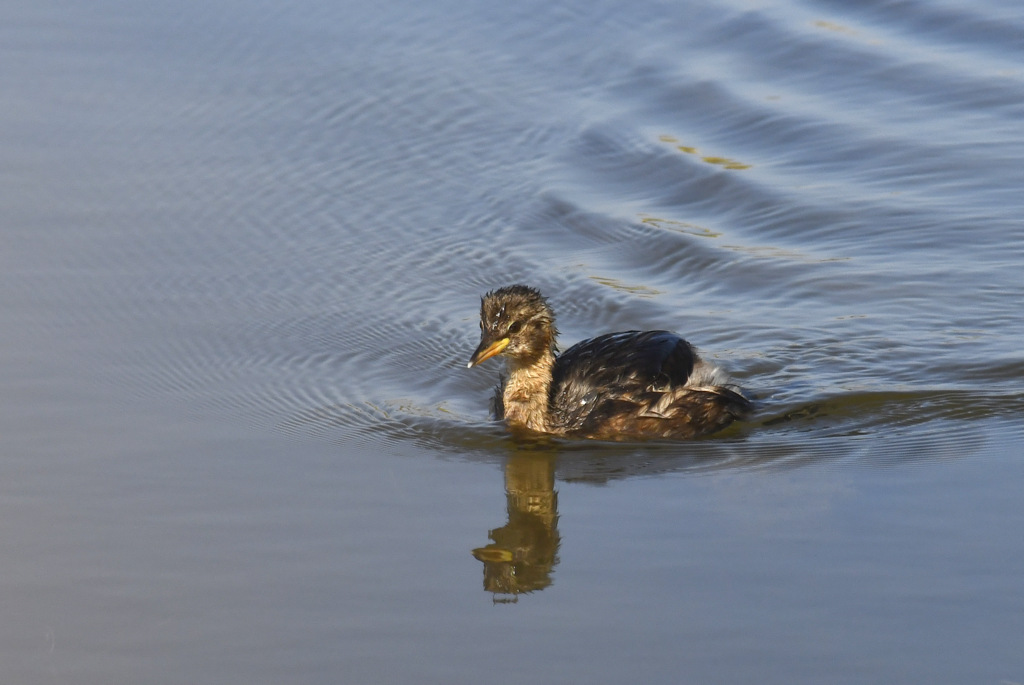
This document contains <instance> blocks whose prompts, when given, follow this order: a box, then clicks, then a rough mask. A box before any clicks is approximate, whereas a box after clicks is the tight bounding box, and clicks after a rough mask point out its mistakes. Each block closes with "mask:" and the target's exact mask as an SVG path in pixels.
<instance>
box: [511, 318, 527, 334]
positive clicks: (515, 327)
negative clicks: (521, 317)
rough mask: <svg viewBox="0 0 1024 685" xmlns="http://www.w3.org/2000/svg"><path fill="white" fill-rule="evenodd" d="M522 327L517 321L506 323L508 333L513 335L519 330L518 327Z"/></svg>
mask: <svg viewBox="0 0 1024 685" xmlns="http://www.w3.org/2000/svg"><path fill="white" fill-rule="evenodd" d="M522 327H523V324H521V323H519V322H518V321H513V322H512V323H510V324H509V325H508V334H509V335H515V334H516V333H518V332H519V331H520V329H522Z"/></svg>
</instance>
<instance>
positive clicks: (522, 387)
mask: <svg viewBox="0 0 1024 685" xmlns="http://www.w3.org/2000/svg"><path fill="white" fill-rule="evenodd" d="M506 361H507V365H508V380H507V381H506V382H505V388H504V390H503V391H502V402H503V403H504V405H505V421H506V422H507V423H508V424H510V425H514V426H523V427H525V428H529V429H530V430H534V431H538V432H542V433H550V432H552V427H551V426H549V425H548V420H547V416H548V395H549V390H550V388H551V373H552V370H553V369H554V366H555V355H554V353H552V351H551V350H550V349H546V350H544V351H543V352H542V353H541V355H540V357H538V358H537V359H534V360H531V361H529V362H521V361H519V360H516V359H512V358H509V359H507V360H506Z"/></svg>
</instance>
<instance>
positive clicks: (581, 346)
mask: <svg viewBox="0 0 1024 685" xmlns="http://www.w3.org/2000/svg"><path fill="white" fill-rule="evenodd" d="M713 372H714V369H713V367H710V365H708V364H706V363H705V362H703V361H702V360H701V359H700V358H699V356H698V355H697V353H696V352H695V351H694V349H693V347H692V346H691V345H690V344H689V343H688V342H686V341H685V340H683V339H682V338H680V337H679V336H678V335H676V334H674V333H670V332H668V331H643V332H641V331H626V332H623V333H610V334H607V335H602V336H599V337H597V338H592V339H590V340H584V341H583V342H580V343H577V344H576V345H573V346H572V347H570V348H569V349H568V350H566V351H565V352H564V353H562V354H561V355H559V356H558V357H557V358H556V360H555V367H554V370H553V375H552V382H551V391H550V392H551V395H550V398H549V404H548V406H549V414H550V417H551V419H552V420H553V421H554V422H555V423H556V424H557V425H558V428H559V429H560V432H564V433H568V434H577V435H583V436H588V437H599V438H623V437H633V436H649V437H669V438H671V437H693V436H695V435H700V434H704V433H710V432H713V431H715V430H718V429H719V428H722V427H724V426H725V425H727V424H728V423H730V422H732V421H733V420H734V419H736V418H739V417H741V416H743V415H745V414H746V413H747V412H748V411H749V409H750V403H749V401H748V400H747V399H746V398H744V397H743V396H742V395H740V394H739V393H737V392H735V391H734V390H732V389H730V388H728V387H726V386H725V385H720V384H718V383H711V382H710V381H709V380H708V379H710V378H712V377H713V375H714V373H713Z"/></svg>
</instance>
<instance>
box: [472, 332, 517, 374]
mask: <svg viewBox="0 0 1024 685" xmlns="http://www.w3.org/2000/svg"><path fill="white" fill-rule="evenodd" d="M510 342H512V341H511V340H509V339H508V338H499V339H498V340H495V341H494V342H492V343H491V344H490V345H484V343H483V342H481V343H480V347H478V348H476V352H474V353H473V356H472V357H470V358H469V364H466V368H467V369H472V368H473V367H474V366H476V365H477V364H479V363H480V362H483V361H487V360H488V359H490V358H491V357H493V356H495V355H499V354H501V353H502V352H504V351H505V348H506V347H508V344H509V343H510Z"/></svg>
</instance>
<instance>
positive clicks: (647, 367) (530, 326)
mask: <svg viewBox="0 0 1024 685" xmlns="http://www.w3.org/2000/svg"><path fill="white" fill-rule="evenodd" d="M480 330H481V336H480V345H479V346H478V347H477V349H476V351H475V352H474V353H473V356H472V358H471V359H470V362H469V366H470V367H472V366H475V365H476V364H479V363H480V362H482V361H484V360H486V359H489V358H491V357H493V356H495V355H499V354H500V355H502V356H504V357H505V360H506V362H507V366H508V376H507V378H505V379H504V380H503V382H502V385H501V387H500V388H499V393H498V397H497V402H496V405H497V406H496V409H497V411H496V413H497V414H498V415H499V417H501V418H504V419H505V421H506V422H507V423H508V424H509V425H510V426H513V427H517V428H527V429H530V430H534V431H538V432H541V433H553V434H556V435H570V436H576V437H587V438H602V439H630V438H644V437H648V438H657V437H660V438H690V437H695V436H698V435H704V434H707V433H712V432H715V431H717V430H720V429H721V428H724V427H725V426H727V425H728V424H730V423H732V421H734V420H735V419H738V418H742V417H744V416H746V415H747V414H748V413H749V412H750V410H751V405H750V402H749V401H748V400H747V399H746V398H745V397H743V395H742V394H740V393H739V391H738V389H736V388H735V386H732V385H730V384H729V382H728V380H727V379H726V378H725V376H724V374H723V373H722V372H721V371H719V370H718V369H717V368H716V367H715V366H713V365H711V364H709V363H707V362H705V361H704V360H702V359H701V358H700V357H699V356H698V355H697V352H696V351H695V350H694V349H693V347H692V346H691V345H690V344H689V343H688V342H686V341H685V340H683V339H682V338H680V337H679V336H678V335H676V334H674V333H670V332H668V331H643V332H641V331H625V332H622V333H609V334H607V335H602V336H599V337H597V338H592V339H590V340H584V341H582V342H579V343H577V344H575V345H573V346H572V347H570V348H569V349H567V350H566V351H565V352H564V353H562V354H560V355H556V347H555V338H556V336H557V335H558V331H557V329H556V328H555V317H554V313H553V312H552V310H551V307H550V306H549V305H548V303H547V300H546V299H545V298H544V297H543V296H542V295H541V294H540V293H539V292H538V291H537V290H535V289H533V288H530V287H528V286H524V285H513V286H509V287H505V288H500V289H498V290H494V291H492V292H489V293H487V294H486V295H484V297H483V299H482V301H481V305H480Z"/></svg>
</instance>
